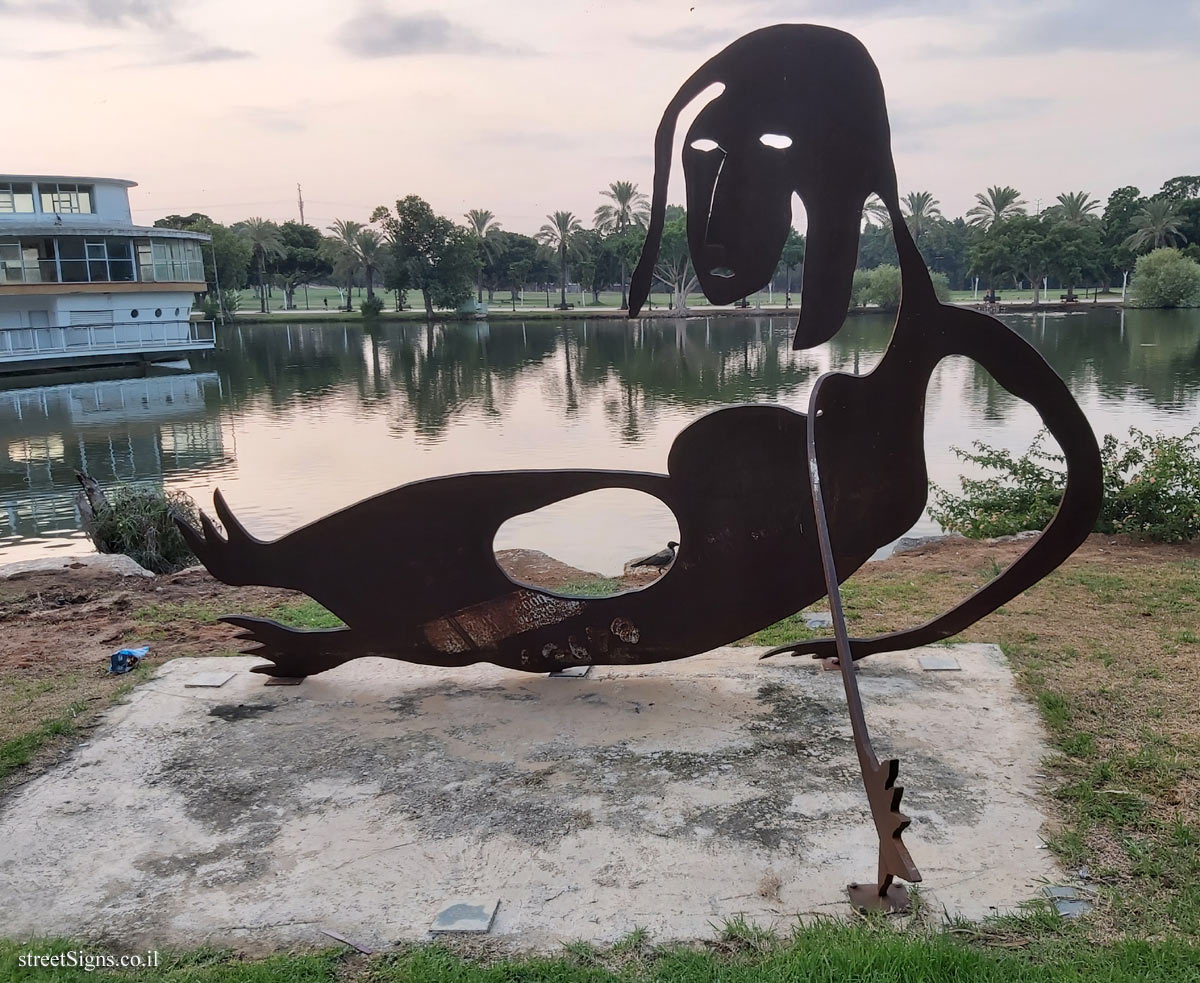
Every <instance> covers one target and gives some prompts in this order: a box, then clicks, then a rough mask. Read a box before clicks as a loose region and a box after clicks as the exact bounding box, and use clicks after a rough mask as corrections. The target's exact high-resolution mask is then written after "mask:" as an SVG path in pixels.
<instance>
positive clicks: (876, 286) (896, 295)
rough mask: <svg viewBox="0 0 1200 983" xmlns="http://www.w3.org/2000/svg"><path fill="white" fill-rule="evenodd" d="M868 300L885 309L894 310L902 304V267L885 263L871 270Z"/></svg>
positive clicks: (868, 282)
mask: <svg viewBox="0 0 1200 983" xmlns="http://www.w3.org/2000/svg"><path fill="white" fill-rule="evenodd" d="M867 301H868V302H869V303H871V304H877V305H878V306H879V307H882V308H883V309H884V310H885V311H893V310H895V309H896V308H897V307H899V306H900V267H898V266H892V265H890V264H887V263H885V264H884V265H883V266H877V267H875V269H873V270H871V271H870V279H869V280H868V281H867Z"/></svg>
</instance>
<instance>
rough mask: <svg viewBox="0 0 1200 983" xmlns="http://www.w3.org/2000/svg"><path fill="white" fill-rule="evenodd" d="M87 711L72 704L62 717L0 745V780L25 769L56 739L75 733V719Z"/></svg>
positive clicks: (78, 705) (81, 705)
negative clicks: (38, 753) (35, 756)
mask: <svg viewBox="0 0 1200 983" xmlns="http://www.w3.org/2000/svg"><path fill="white" fill-rule="evenodd" d="M86 709H87V708H86V707H85V706H84V704H82V703H72V704H71V705H70V706H69V707H68V708H67V711H66V713H64V714H63V715H62V716H59V717H54V718H52V719H50V720H47V721H44V722H43V723H42V724H40V725H39V726H37V727H35V728H34V729H33V730H29V731H26V732H25V733H24V734H21V735H19V736H17V737H14V738H12V739H11V740H8V741H5V742H4V743H3V744H0V779H3V778H7V777H8V776H9V775H10V774H12V772H14V771H16V770H17V769H18V768H24V767H25V766H26V765H27V764H29V762H30V761H32V760H33V756H34V755H35V754H37V752H38V751H40V750H41V749H42V748H43V747H45V746H46V745H47V744H49V743H50V742H51V741H53V740H54V739H55V738H58V737H65V736H67V735H69V734H72V733H74V731H75V718H76V717H78V716H79V715H80V714H81V713H83V712H84V711H85V710H86Z"/></svg>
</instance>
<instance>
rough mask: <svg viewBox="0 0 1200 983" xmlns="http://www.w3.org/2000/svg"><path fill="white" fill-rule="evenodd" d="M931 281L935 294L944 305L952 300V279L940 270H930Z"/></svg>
mask: <svg viewBox="0 0 1200 983" xmlns="http://www.w3.org/2000/svg"><path fill="white" fill-rule="evenodd" d="M929 279H930V280H932V281H933V293H934V296H936V297H937V299H938V300H940V301H941V302H942V303H943V304H945V303H948V302H949V300H950V278H949V277H948V276H946V274H945V273H942V272H941V271H940V270H930V271H929Z"/></svg>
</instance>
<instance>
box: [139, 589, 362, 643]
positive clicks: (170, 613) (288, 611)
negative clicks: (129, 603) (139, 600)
mask: <svg viewBox="0 0 1200 983" xmlns="http://www.w3.org/2000/svg"><path fill="white" fill-rule="evenodd" d="M229 613H230V612H229V611H228V610H226V608H225V606H218V605H212V604H202V603H199V602H196V601H170V602H167V603H165V604H149V605H147V606H146V607H143V608H139V609H138V610H137V611H135V612H134V613H133V617H134V619H135V620H136V621H141V622H144V623H145V624H149V625H160V626H166V625H184V624H187V623H188V622H191V623H194V624H201V625H211V624H214V623H216V621H217V619H218V618H220V617H221V616H222V615H224V614H229ZM248 613H250V614H255V615H259V616H260V617H265V618H274V619H275V620H276V621H278V622H279V623H280V624H284V625H287V626H288V627H289V628H338V627H340V626H341V625H342V624H344V622H342V621H341V620H340V619H339V618H337V617H336V616H335V615H333V614H331V613H330V612H329V611H328V610H326V609H325V608H323V607H322V606H321V605H320V604H318V603H317V602H316V601H313V600H310V599H308V598H304V599H303V600H300V601H293V602H289V603H286V604H276V605H273V606H271V607H265V608H257V609H255V610H252V611H250V612H248ZM153 634H154V632H153V630H151V632H149V633H147V635H146V637H152V636H153ZM158 634H159V636H160V637H161V635H162V632H159V633H158Z"/></svg>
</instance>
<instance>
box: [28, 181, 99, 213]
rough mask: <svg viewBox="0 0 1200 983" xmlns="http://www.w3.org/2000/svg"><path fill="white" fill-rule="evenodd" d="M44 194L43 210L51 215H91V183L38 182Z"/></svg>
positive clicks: (39, 190)
mask: <svg viewBox="0 0 1200 983" xmlns="http://www.w3.org/2000/svg"><path fill="white" fill-rule="evenodd" d="M38 192H39V193H40V194H41V196H42V212H43V213H44V214H46V215H49V214H50V213H51V212H53V213H54V214H56V215H80V214H87V215H90V214H91V213H92V212H93V211H95V209H94V208H92V186H91V185H90V184H41V183H39V184H38Z"/></svg>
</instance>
